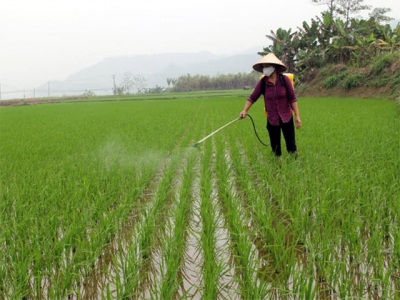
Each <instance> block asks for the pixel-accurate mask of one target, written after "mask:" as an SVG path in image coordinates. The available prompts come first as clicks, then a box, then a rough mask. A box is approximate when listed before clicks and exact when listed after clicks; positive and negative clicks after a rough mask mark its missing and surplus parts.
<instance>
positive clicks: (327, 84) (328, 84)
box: [322, 73, 347, 89]
mask: <svg viewBox="0 0 400 300" xmlns="http://www.w3.org/2000/svg"><path fill="white" fill-rule="evenodd" d="M346 76H347V73H339V74H335V75H332V76H329V77H328V78H327V79H325V80H324V81H323V83H322V84H323V86H324V88H326V89H331V88H334V87H335V86H338V84H339V82H341V81H342V80H343V78H345V77H346Z"/></svg>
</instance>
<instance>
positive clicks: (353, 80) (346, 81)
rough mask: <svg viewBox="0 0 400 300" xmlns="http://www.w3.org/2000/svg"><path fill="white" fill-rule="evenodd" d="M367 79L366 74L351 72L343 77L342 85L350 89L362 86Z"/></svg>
mask: <svg viewBox="0 0 400 300" xmlns="http://www.w3.org/2000/svg"><path fill="white" fill-rule="evenodd" d="M364 80H365V75H364V74H349V75H347V76H346V77H344V78H343V80H342V82H341V84H340V86H341V87H342V88H344V89H346V90H350V89H353V88H356V87H359V86H362V85H363V83H364Z"/></svg>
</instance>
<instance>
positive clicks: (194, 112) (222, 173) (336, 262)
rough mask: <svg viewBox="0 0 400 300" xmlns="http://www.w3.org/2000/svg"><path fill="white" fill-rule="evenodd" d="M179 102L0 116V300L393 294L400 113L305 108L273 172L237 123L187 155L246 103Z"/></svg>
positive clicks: (257, 115) (342, 102)
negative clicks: (295, 151)
mask: <svg viewBox="0 0 400 300" xmlns="http://www.w3.org/2000/svg"><path fill="white" fill-rule="evenodd" d="M190 97H193V98H192V99H184V98H178V99H170V100H168V101H167V100H161V99H152V100H151V101H130V99H124V101H120V102H117V101H116V102H88V103H63V104H51V105H50V104H49V105H41V106H25V107H10V108H6V109H0V197H1V201H0V227H1V228H2V229H1V232H0V257H1V263H0V298H4V299H9V298H20V299H22V298H27V299H29V298H35V299H41V298H46V299H48V298H51V299H60V298H67V297H71V298H74V297H75V298H105V299H113V298H127V299H128V298H129V299H136V298H172V299H178V298H184V297H199V298H200V297H201V298H205V299H216V298H220V297H221V298H224V297H225V298H231V299H239V298H243V299H263V298H301V299H318V298H331V299H339V298H372V299H378V298H385V299H396V298H398V297H399V296H400V286H399V278H400V271H399V267H400V246H399V245H400V244H399V242H398V241H399V226H398V223H399V214H400V205H399V201H398V200H399V187H398V182H399V170H400V161H399V159H398V154H399V149H400V148H399V147H400V130H399V128H400V118H399V115H398V111H397V109H396V103H394V102H390V101H382V100H366V99H333V98H332V99H331V98H322V99H300V100H299V105H300V109H301V113H302V120H303V122H304V124H303V128H302V129H300V130H299V131H296V135H297V141H298V147H299V149H300V157H299V158H298V159H294V158H293V157H291V156H290V155H287V154H286V153H285V154H284V155H283V156H282V159H281V160H280V161H277V160H276V159H275V158H274V156H273V155H272V153H271V150H270V149H269V148H268V147H264V146H263V145H261V144H260V143H259V142H258V141H257V139H256V137H255V136H254V133H253V131H252V127H251V124H250V123H249V121H248V120H246V119H245V120H241V121H239V122H235V123H234V124H232V125H231V126H229V127H227V128H226V129H224V130H223V131H221V132H218V134H216V135H214V136H213V137H212V138H210V139H209V140H207V141H205V142H204V143H202V144H201V145H199V146H198V147H197V148H193V147H190V145H192V144H193V142H195V141H198V140H199V139H200V138H201V137H204V136H205V135H207V134H208V133H209V132H212V131H213V130H215V129H216V128H219V127H220V126H222V125H223V124H226V122H227V121H229V120H231V119H232V118H233V117H235V116H237V114H238V112H239V111H240V109H241V108H242V106H243V101H244V100H245V97H246V96H245V95H244V94H240V93H239V92H238V95H225V94H224V95H221V94H210V95H209V96H207V95H203V94H201V97H198V98H195V95H190ZM141 100H146V98H143V99H141ZM251 113H252V116H253V118H254V120H255V122H256V125H257V131H258V133H259V134H260V136H261V138H262V139H263V140H264V141H266V142H268V135H267V134H266V130H265V117H264V116H263V114H262V107H261V106H260V105H258V104H256V105H255V106H254V107H252V112H251ZM191 268H193V269H191ZM189 269H191V270H189Z"/></svg>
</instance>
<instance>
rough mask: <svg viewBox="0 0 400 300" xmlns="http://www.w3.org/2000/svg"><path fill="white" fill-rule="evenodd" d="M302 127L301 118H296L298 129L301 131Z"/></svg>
mask: <svg viewBox="0 0 400 300" xmlns="http://www.w3.org/2000/svg"><path fill="white" fill-rule="evenodd" d="M300 127H301V120H300V117H297V116H296V129H300Z"/></svg>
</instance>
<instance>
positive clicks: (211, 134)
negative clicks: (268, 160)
mask: <svg viewBox="0 0 400 300" xmlns="http://www.w3.org/2000/svg"><path fill="white" fill-rule="evenodd" d="M247 116H249V118H250V120H251V123H252V124H253V129H254V133H255V134H256V136H257V139H258V140H259V142H260V143H261V144H263V145H264V146H268V145H269V144H265V143H263V141H261V139H260V137H259V136H258V134H257V130H256V126H255V124H254V121H253V118H252V117H251V116H250V115H249V114H247ZM240 119H241V118H240V117H239V118H236V119H234V120H232V121H230V122H229V123H227V124H225V125H224V126H222V127H220V128H218V129H217V130H215V131H213V132H211V133H210V134H209V135H207V136H206V137H204V138H202V139H201V140H200V141H198V142H197V143H195V144H193V147H197V145H198V144H200V143H202V142H204V141H205V140H206V139H208V138H209V137H212V136H213V135H214V134H216V133H217V132H218V131H220V130H222V129H224V128H225V127H227V126H229V125H231V124H232V123H234V122H236V121H237V120H240Z"/></svg>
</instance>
